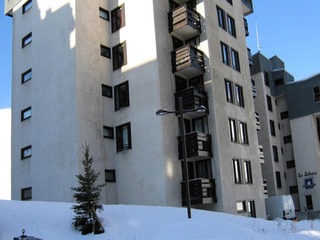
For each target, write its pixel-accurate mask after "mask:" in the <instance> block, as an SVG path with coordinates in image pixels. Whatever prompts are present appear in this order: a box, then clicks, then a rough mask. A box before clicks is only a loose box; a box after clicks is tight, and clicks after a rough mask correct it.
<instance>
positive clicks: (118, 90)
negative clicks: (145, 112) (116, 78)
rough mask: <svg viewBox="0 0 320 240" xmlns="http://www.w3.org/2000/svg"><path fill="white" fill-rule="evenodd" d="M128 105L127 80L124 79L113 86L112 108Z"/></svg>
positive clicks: (117, 109)
mask: <svg viewBox="0 0 320 240" xmlns="http://www.w3.org/2000/svg"><path fill="white" fill-rule="evenodd" d="M122 88H124V89H122ZM121 98H123V99H121ZM129 106H130V94H129V81H125V82H123V83H120V84H118V85H116V86H114V110H115V111H119V110H121V109H123V108H126V107H129Z"/></svg>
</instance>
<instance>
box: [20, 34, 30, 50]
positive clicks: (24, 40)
mask: <svg viewBox="0 0 320 240" xmlns="http://www.w3.org/2000/svg"><path fill="white" fill-rule="evenodd" d="M31 42H32V33H29V34H27V35H26V36H24V37H23V38H22V41H21V47H22V48H24V47H25V46H27V45H29V44H30V43H31Z"/></svg>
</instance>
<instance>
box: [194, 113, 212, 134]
mask: <svg viewBox="0 0 320 240" xmlns="http://www.w3.org/2000/svg"><path fill="white" fill-rule="evenodd" d="M192 125H193V130H194V131H197V132H202V133H209V130H208V119H207V117H201V118H196V119H193V120H192Z"/></svg>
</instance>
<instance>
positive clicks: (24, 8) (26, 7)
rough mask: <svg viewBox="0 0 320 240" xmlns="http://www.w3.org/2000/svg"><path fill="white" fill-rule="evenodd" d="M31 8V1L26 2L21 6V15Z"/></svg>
mask: <svg viewBox="0 0 320 240" xmlns="http://www.w3.org/2000/svg"><path fill="white" fill-rule="evenodd" d="M31 8H32V0H29V1H27V2H26V3H25V4H23V5H22V14H23V13H26V12H27V11H29V10H30V9H31Z"/></svg>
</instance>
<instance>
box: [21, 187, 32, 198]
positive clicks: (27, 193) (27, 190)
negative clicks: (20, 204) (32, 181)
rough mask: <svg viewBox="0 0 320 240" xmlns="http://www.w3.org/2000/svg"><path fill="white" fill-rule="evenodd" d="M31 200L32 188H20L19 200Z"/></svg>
mask: <svg viewBox="0 0 320 240" xmlns="http://www.w3.org/2000/svg"><path fill="white" fill-rule="evenodd" d="M31 199H32V188H31V187H28V188H22V189H21V200H23V201H25V200H31Z"/></svg>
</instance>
